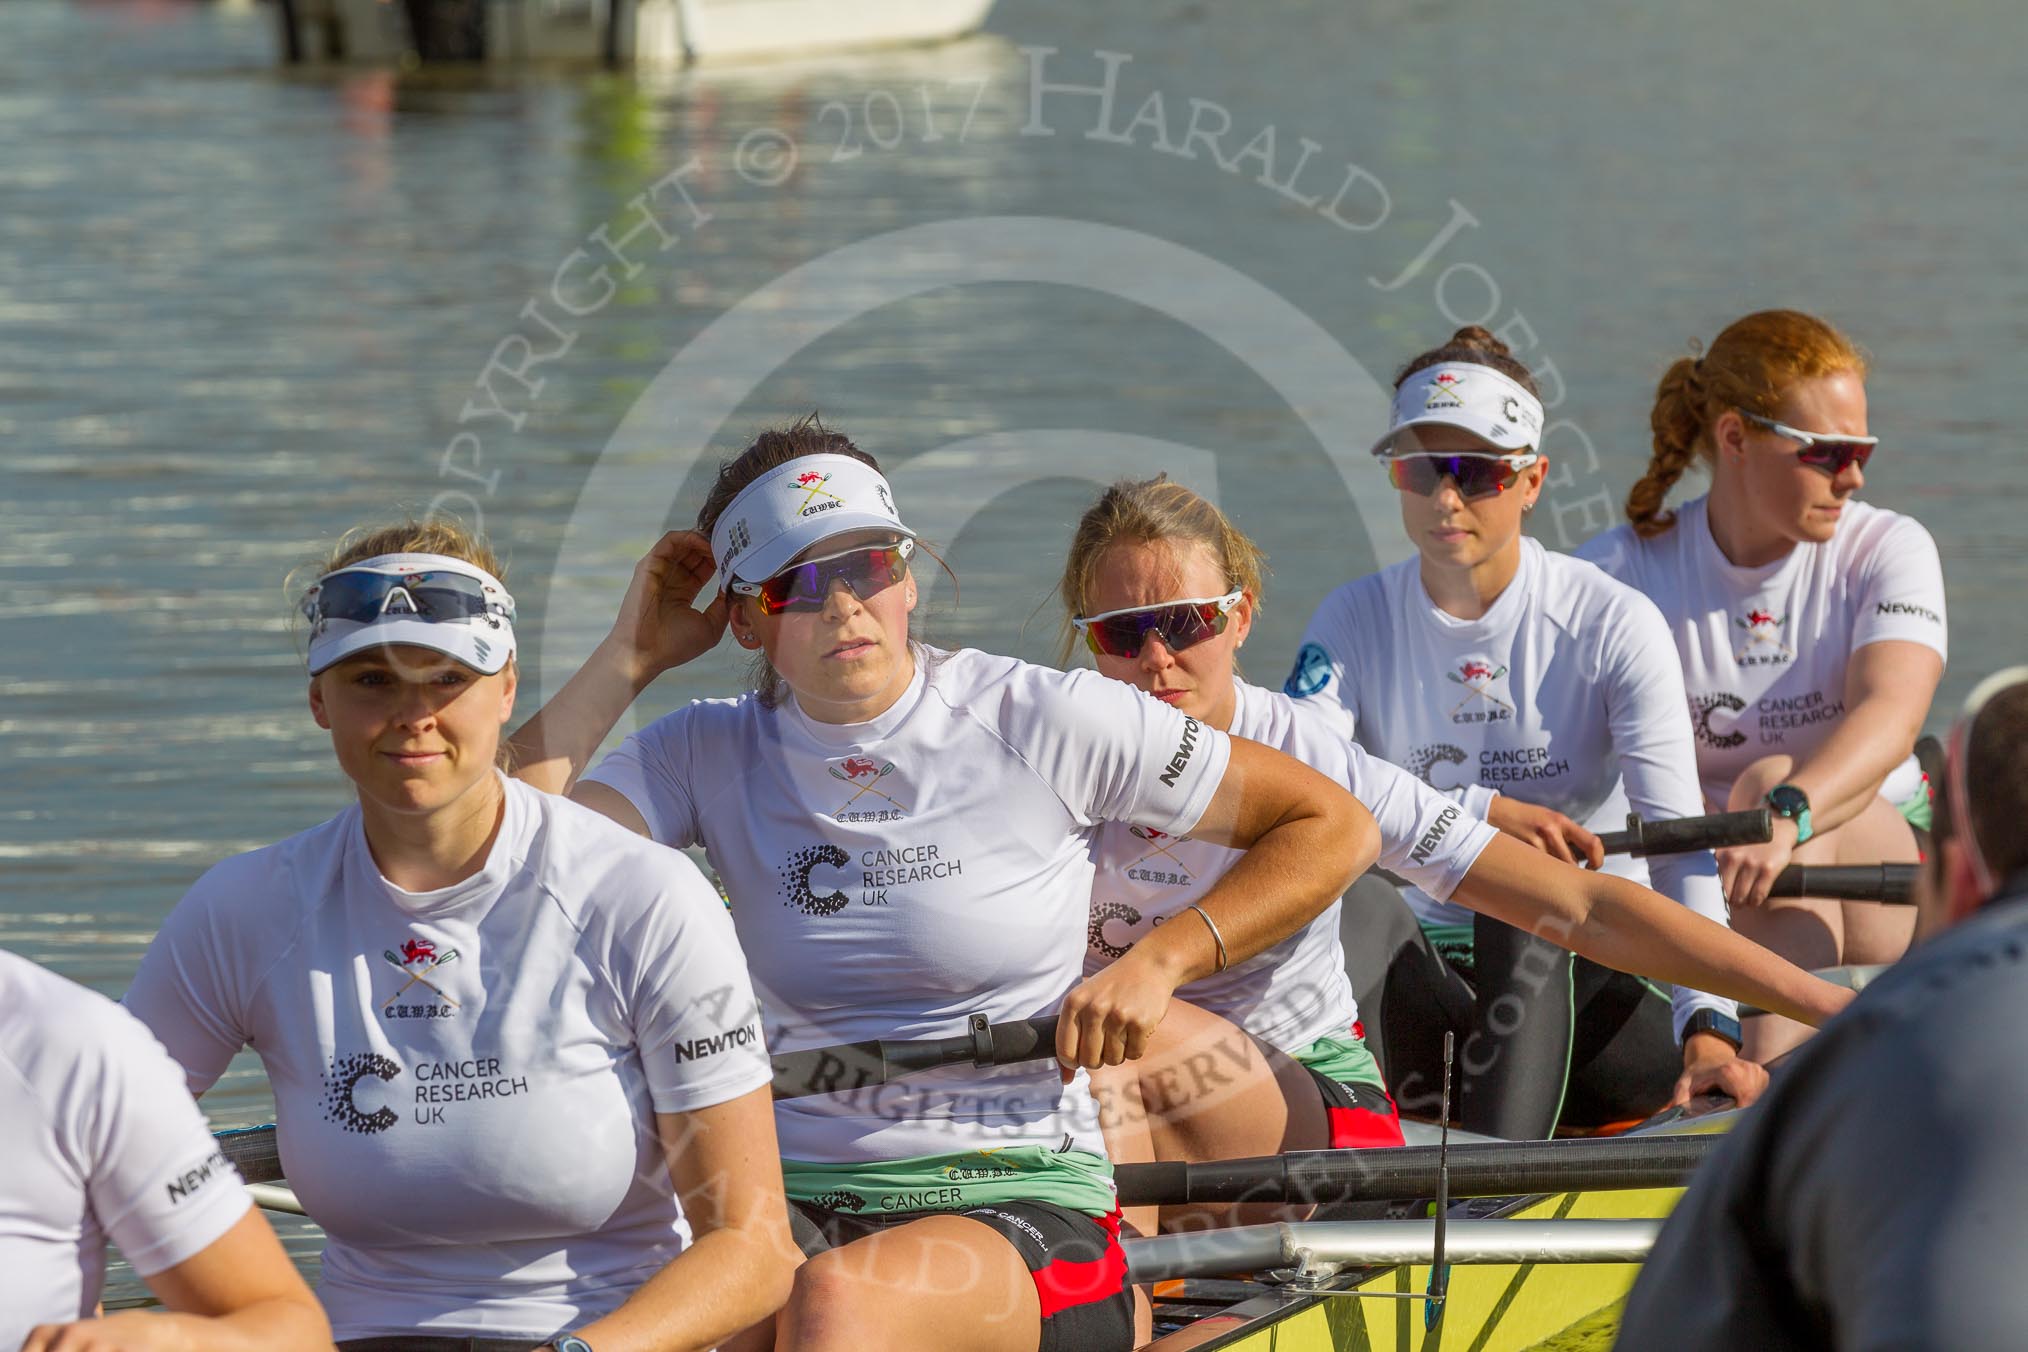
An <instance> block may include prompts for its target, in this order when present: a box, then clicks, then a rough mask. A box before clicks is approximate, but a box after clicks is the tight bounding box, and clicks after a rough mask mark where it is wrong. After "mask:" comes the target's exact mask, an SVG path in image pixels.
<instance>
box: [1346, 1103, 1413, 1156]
mask: <svg viewBox="0 0 2028 1352" xmlns="http://www.w3.org/2000/svg"><path fill="white" fill-rule="evenodd" d="M1393 1107H1394V1105H1393V1104H1392V1103H1390V1104H1388V1108H1389V1111H1387V1112H1384V1113H1376V1112H1374V1111H1373V1110H1372V1109H1371V1108H1331V1109H1328V1110H1327V1111H1328V1112H1329V1113H1330V1115H1331V1148H1332V1149H1333V1150H1353V1149H1358V1148H1360V1147H1364V1146H1386V1145H1407V1144H1408V1142H1407V1140H1406V1139H1405V1138H1404V1137H1403V1136H1402V1134H1401V1119H1400V1118H1399V1117H1398V1116H1396V1115H1395V1113H1394V1112H1393V1111H1392V1109H1393Z"/></svg>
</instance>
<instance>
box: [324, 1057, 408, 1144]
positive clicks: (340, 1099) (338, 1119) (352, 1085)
mask: <svg viewBox="0 0 2028 1352" xmlns="http://www.w3.org/2000/svg"><path fill="white" fill-rule="evenodd" d="M399 1074H401V1067H400V1066H398V1065H396V1064H395V1063H394V1061H393V1060H391V1059H390V1058H388V1057H385V1056H382V1055H381V1054H380V1053H379V1052H354V1053H353V1054H352V1055H350V1056H338V1057H333V1058H332V1060H331V1069H330V1071H329V1072H328V1073H326V1075H325V1076H324V1120H325V1121H326V1122H335V1123H336V1124H337V1125H338V1126H339V1127H340V1128H342V1129H343V1130H345V1131H349V1132H352V1133H353V1134H354V1135H358V1136H373V1135H377V1134H378V1133H380V1132H383V1131H386V1130H387V1129H388V1128H389V1127H391V1126H393V1125H394V1124H395V1123H396V1122H397V1121H398V1120H400V1116H401V1115H400V1114H399V1113H397V1112H395V1110H394V1109H392V1108H390V1107H388V1106H387V1105H386V1104H385V1103H383V1104H381V1105H380V1106H379V1107H378V1108H375V1109H374V1110H373V1111H372V1112H370V1113H369V1112H366V1111H364V1110H363V1109H361V1108H360V1106H359V1098H358V1090H359V1086H360V1085H361V1083H363V1082H364V1081H367V1080H392V1079H393V1078H394V1077H395V1076H397V1075H399Z"/></svg>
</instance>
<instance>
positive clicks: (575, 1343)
mask: <svg viewBox="0 0 2028 1352" xmlns="http://www.w3.org/2000/svg"><path fill="white" fill-rule="evenodd" d="M555 1346H556V1352H592V1346H591V1344H590V1343H588V1342H586V1341H585V1340H584V1339H582V1338H580V1337H578V1336H577V1335H576V1334H575V1333H566V1334H564V1335H563V1336H562V1337H561V1338H558V1339H557V1340H556V1344H555Z"/></svg>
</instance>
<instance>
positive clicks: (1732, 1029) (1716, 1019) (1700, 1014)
mask: <svg viewBox="0 0 2028 1352" xmlns="http://www.w3.org/2000/svg"><path fill="white" fill-rule="evenodd" d="M1692 1033H1709V1034H1711V1035H1712V1036H1713V1037H1719V1038H1723V1039H1725V1040H1726V1041H1727V1042H1730V1043H1731V1044H1732V1050H1734V1051H1738V1050H1739V1049H1740V1048H1741V1047H1743V1046H1745V1045H1746V1043H1745V1041H1744V1040H1743V1039H1742V1038H1741V1037H1740V1035H1739V1020H1738V1019H1735V1018H1733V1017H1732V1016H1731V1015H1730V1014H1720V1013H1719V1012H1718V1011H1717V1010H1715V1009H1700V1010H1698V1011H1697V1012H1696V1013H1695V1014H1692V1015H1691V1016H1690V1022H1688V1023H1686V1024H1684V1025H1683V1040H1684V1041H1685V1042H1688V1041H1689V1040H1690V1035H1691V1034H1692ZM556 1346H557V1352H573V1349H571V1348H567V1347H565V1346H564V1345H563V1344H562V1343H558V1344H557V1345H556Z"/></svg>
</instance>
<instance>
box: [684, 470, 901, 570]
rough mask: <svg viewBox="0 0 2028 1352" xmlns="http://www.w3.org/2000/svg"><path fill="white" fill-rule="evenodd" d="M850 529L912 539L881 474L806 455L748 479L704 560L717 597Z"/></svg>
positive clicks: (715, 532)
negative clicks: (709, 562) (713, 567)
mask: <svg viewBox="0 0 2028 1352" xmlns="http://www.w3.org/2000/svg"><path fill="white" fill-rule="evenodd" d="M855 530H885V531H891V532H893V533H894V534H896V535H901V536H906V537H908V538H910V539H913V538H915V532H914V531H912V530H910V529H909V528H908V527H907V526H904V525H903V524H901V517H900V516H899V515H897V514H896V513H895V510H894V493H893V492H892V491H891V490H890V489H889V488H888V486H887V480H886V479H883V478H882V477H881V476H880V471H879V470H877V469H875V468H873V466H871V465H869V464H867V463H866V462H865V461H864V460H859V459H856V458H854V457H852V456H849V455H805V456H799V457H797V458H796V459H794V460H791V461H789V463H787V464H786V465H778V466H776V467H775V468H774V469H771V470H769V471H768V472H767V473H766V474H763V475H761V477H760V478H758V479H755V480H754V481H753V482H752V483H750V484H748V485H747V486H746V487H745V488H742V489H740V490H739V495H738V496H737V497H735V498H733V500H732V501H731V502H729V503H727V504H726V505H725V510H724V511H723V512H721V513H719V516H718V524H717V525H716V526H714V527H713V528H712V531H711V557H712V559H713V561H714V562H716V563H717V565H718V585H719V589H720V590H721V591H722V590H724V589H725V587H726V586H727V585H729V584H730V583H731V581H732V579H733V578H735V577H737V578H738V579H739V580H740V581H742V582H762V581H765V580H766V579H768V578H770V577H772V576H774V575H775V574H776V573H779V572H780V571H781V570H782V568H783V567H784V566H785V565H787V563H788V562H789V560H790V559H793V558H794V557H796V555H798V554H800V553H802V552H803V551H804V550H806V549H808V548H809V547H810V546H811V545H814V544H817V543H819V542H820V541H823V540H827V539H829V538H830V537H832V536H834V535H843V534H844V533H845V532H847V531H855Z"/></svg>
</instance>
